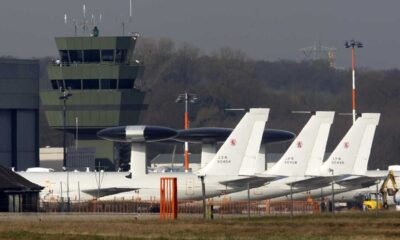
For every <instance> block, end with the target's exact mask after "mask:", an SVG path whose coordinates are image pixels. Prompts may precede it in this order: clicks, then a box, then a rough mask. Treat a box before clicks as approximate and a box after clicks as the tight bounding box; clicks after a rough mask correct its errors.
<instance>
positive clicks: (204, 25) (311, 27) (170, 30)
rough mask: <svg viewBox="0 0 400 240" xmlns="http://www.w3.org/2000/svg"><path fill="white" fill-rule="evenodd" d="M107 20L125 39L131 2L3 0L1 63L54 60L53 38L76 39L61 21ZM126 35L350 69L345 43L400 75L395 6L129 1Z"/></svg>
mask: <svg viewBox="0 0 400 240" xmlns="http://www.w3.org/2000/svg"><path fill="white" fill-rule="evenodd" d="M83 3H85V4H86V9H87V12H88V15H91V14H92V13H94V14H95V15H96V16H98V15H99V14H100V13H102V16H103V17H102V18H103V21H102V25H101V29H100V31H101V33H102V34H103V35H115V34H121V33H122V27H121V24H120V23H121V20H119V19H121V15H123V16H125V17H128V16H129V0H114V1H110V0H85V1H84V0H33V1H32V0H29V1H28V0H1V1H0V30H1V35H0V36H1V38H0V43H1V44H0V55H13V56H17V57H42V56H49V55H50V56H55V55H56V54H57V52H56V47H55V44H54V36H64V35H73V27H72V24H69V25H64V23H63V21H64V13H67V14H68V18H69V20H71V19H72V18H82V4H83ZM132 3H133V23H132V24H131V25H130V26H129V30H128V31H138V32H140V33H141V34H142V35H143V36H145V37H152V38H163V37H164V38H171V39H173V40H175V41H176V42H177V43H182V42H188V43H190V44H192V45H194V46H197V47H199V48H200V49H202V50H203V52H205V53H209V52H212V51H214V50H216V49H218V48H220V47H223V46H229V47H232V48H235V49H240V50H242V51H244V52H245V53H247V54H248V55H249V56H250V57H252V58H256V59H265V60H278V59H294V60H299V59H302V57H303V55H302V53H301V52H300V51H299V50H298V49H300V48H303V47H307V46H310V45H313V44H314V42H316V41H317V40H318V39H319V40H320V41H321V42H322V44H323V45H326V46H329V47H335V48H337V50H338V51H337V53H336V54H337V62H336V65H338V66H342V67H348V66H350V62H351V58H350V51H348V50H346V49H345V48H344V47H343V42H344V40H346V39H351V38H355V39H357V40H361V41H362V42H363V43H364V44H365V48H363V49H361V50H359V51H358V52H357V64H358V65H359V66H362V67H372V68H393V67H400V61H399V56H398V55H399V53H400V51H399V49H400V38H399V35H400V27H399V26H400V1H398V0H381V1H376V0H357V1H356V0H334V1H333V0H332V1H324V0H302V1H294V0H273V1H267V0H247V1H243V0H132Z"/></svg>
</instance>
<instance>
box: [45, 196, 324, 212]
mask: <svg viewBox="0 0 400 240" xmlns="http://www.w3.org/2000/svg"><path fill="white" fill-rule="evenodd" d="M292 206H293V214H317V213H320V212H321V211H324V210H325V209H326V208H325V203H324V202H320V201H293V203H292V202H291V201H273V200H263V201H251V202H250V205H249V203H248V202H247V201H230V200H229V201H226V200H212V199H211V200H207V211H208V214H211V212H212V213H213V214H219V215H241V214H248V212H249V210H250V214H251V215H288V214H290V213H291V208H292ZM40 211H42V212H82V213H143V214H144V213H149V214H150V213H159V212H160V202H158V201H137V200H121V201H116V200H113V201H96V200H93V201H88V202H70V203H68V202H41V203H40ZM202 213H203V205H202V202H201V201H179V202H178V214H202Z"/></svg>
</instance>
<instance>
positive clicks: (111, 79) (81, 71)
mask: <svg viewBox="0 0 400 240" xmlns="http://www.w3.org/2000/svg"><path fill="white" fill-rule="evenodd" d="M137 39H138V36H136V35H134V36H119V37H96V36H94V37H83V36H79V37H56V39H55V41H56V45H57V48H58V52H59V55H60V56H59V57H60V60H57V61H55V62H53V63H52V64H50V65H49V66H48V69H47V70H48V77H49V80H50V83H51V89H48V90H42V91H41V93H40V97H41V101H42V105H43V109H44V112H45V115H46V118H47V121H48V123H49V126H50V127H53V128H56V129H59V130H62V129H63V126H64V125H63V101H62V100H59V97H60V95H61V92H60V90H63V89H67V90H68V91H69V93H71V94H72V96H71V97H70V98H69V99H68V101H67V102H66V129H67V131H70V132H74V133H75V131H76V128H77V125H78V128H79V133H78V136H79V137H78V138H79V147H80V148H81V147H90V148H94V149H95V151H96V162H98V161H101V165H112V164H114V156H115V153H114V152H115V151H116V150H115V147H114V145H113V143H110V142H107V141H104V140H100V139H98V138H97V136H96V132H97V131H98V130H100V129H103V128H106V127H112V126H120V125H134V124H138V120H139V117H140V114H141V112H142V111H143V110H146V109H147V105H146V104H144V103H143V101H144V97H145V92H143V91H141V90H140V89H137V88H135V81H136V79H137V78H139V77H141V76H142V75H143V71H144V65H143V64H142V63H141V62H140V61H138V60H135V59H134V58H133V52H134V49H135V44H136V41H137ZM77 123H78V124H77ZM74 135H75V134H74ZM75 140H76V139H75ZM67 159H68V157H67ZM96 164H98V163H96ZM67 166H68V163H67Z"/></svg>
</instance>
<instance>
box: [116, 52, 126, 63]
mask: <svg viewBox="0 0 400 240" xmlns="http://www.w3.org/2000/svg"><path fill="white" fill-rule="evenodd" d="M126 52H127V50H126V49H117V51H116V54H115V62H116V63H124V62H126Z"/></svg>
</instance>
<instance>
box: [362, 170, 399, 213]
mask: <svg viewBox="0 0 400 240" xmlns="http://www.w3.org/2000/svg"><path fill="white" fill-rule="evenodd" d="M389 183H391V185H390V186H389ZM398 190H399V189H398V188H397V184H396V179H395V177H394V173H393V171H392V170H390V171H389V172H388V176H387V177H386V178H385V180H384V181H383V183H382V185H381V187H380V189H379V192H378V193H376V192H375V193H366V194H365V196H364V201H363V208H364V210H374V209H376V208H377V207H378V209H381V208H385V209H388V208H389V205H388V196H391V197H396V193H397V192H398ZM395 202H396V199H395Z"/></svg>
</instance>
